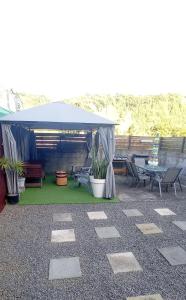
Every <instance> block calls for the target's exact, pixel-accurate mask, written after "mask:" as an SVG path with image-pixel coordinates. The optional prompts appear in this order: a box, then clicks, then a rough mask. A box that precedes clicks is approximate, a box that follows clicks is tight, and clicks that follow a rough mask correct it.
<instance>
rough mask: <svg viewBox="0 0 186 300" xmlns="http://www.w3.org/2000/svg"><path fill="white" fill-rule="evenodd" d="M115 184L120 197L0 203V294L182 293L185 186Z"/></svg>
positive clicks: (174, 297) (176, 298)
mask: <svg viewBox="0 0 186 300" xmlns="http://www.w3.org/2000/svg"><path fill="white" fill-rule="evenodd" d="M117 190H118V194H119V197H120V199H121V202H120V203H110V204H109V203H108V204H107V203H106V204H105V203H103V204H96V205H90V204H84V205H46V206H43V205H42V206H37V205H35V206H6V208H5V209H4V211H3V212H2V213H1V215H0V220H1V226H0V243H1V251H0V282H1V284H0V299H3V300H4V299H26V300H27V299H50V300H52V299H60V300H61V299H64V300H68V299H69V300H70V299H76V300H82V299H95V300H99V299H105V300H106V299H117V300H120V299H129V300H130V299H134V300H135V299H136V300H140V299H141V300H142V299H143V300H144V299H145V300H150V299H153V300H158V299H159V300H160V299H166V300H184V299H186V190H184V192H183V193H179V194H178V198H175V197H174V195H173V193H168V194H167V193H165V194H163V199H161V198H159V196H158V193H156V192H155V193H153V194H151V193H149V192H148V188H145V189H144V188H143V187H139V188H137V189H135V188H132V189H131V188H129V187H128V186H127V185H126V184H123V182H122V179H121V178H120V179H118V180H117ZM160 209H163V210H160ZM147 295H149V296H147ZM142 296H144V297H142ZM145 296H146V297H145Z"/></svg>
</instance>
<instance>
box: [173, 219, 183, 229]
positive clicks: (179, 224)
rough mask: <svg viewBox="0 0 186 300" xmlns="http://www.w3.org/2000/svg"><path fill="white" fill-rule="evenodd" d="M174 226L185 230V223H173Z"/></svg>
mask: <svg viewBox="0 0 186 300" xmlns="http://www.w3.org/2000/svg"><path fill="white" fill-rule="evenodd" d="M172 223H174V224H175V225H176V226H178V227H179V228H180V229H182V230H184V231H185V230H186V221H173V222H172Z"/></svg>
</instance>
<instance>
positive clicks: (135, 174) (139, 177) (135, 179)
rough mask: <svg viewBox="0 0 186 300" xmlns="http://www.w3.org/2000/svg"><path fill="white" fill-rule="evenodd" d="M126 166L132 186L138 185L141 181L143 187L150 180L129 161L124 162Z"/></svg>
mask: <svg viewBox="0 0 186 300" xmlns="http://www.w3.org/2000/svg"><path fill="white" fill-rule="evenodd" d="M126 166H127V169H128V175H129V176H130V177H131V178H132V184H131V186H132V185H133V184H136V186H138V185H139V183H140V182H141V181H143V184H144V186H145V185H146V180H148V179H150V177H149V176H148V175H145V174H142V173H140V172H139V171H138V169H137V167H136V165H135V164H134V163H132V162H130V161H126Z"/></svg>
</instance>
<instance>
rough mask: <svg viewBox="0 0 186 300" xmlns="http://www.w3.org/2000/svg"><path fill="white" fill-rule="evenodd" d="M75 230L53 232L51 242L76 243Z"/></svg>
mask: <svg viewBox="0 0 186 300" xmlns="http://www.w3.org/2000/svg"><path fill="white" fill-rule="evenodd" d="M75 240H76V239H75V234H74V229H65V230H52V236H51V242H54V243H63V242H75Z"/></svg>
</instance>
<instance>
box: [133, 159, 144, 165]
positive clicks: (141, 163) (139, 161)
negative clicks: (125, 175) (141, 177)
mask: <svg viewBox="0 0 186 300" xmlns="http://www.w3.org/2000/svg"><path fill="white" fill-rule="evenodd" d="M134 162H135V165H137V166H139V167H144V165H145V158H144V157H135V158H134Z"/></svg>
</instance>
